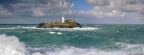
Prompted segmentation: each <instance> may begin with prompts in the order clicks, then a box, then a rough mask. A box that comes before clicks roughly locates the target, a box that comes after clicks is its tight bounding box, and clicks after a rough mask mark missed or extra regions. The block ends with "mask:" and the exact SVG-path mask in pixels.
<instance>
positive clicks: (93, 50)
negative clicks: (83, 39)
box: [32, 47, 144, 55]
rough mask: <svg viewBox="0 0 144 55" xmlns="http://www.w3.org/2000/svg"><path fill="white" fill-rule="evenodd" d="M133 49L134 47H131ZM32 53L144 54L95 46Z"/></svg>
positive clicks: (48, 54)
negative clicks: (107, 49) (102, 48)
mask: <svg viewBox="0 0 144 55" xmlns="http://www.w3.org/2000/svg"><path fill="white" fill-rule="evenodd" d="M132 50H135V49H132ZM32 54H33V55H144V52H127V51H123V50H111V51H104V50H99V49H96V48H89V49H83V48H75V47H64V48H55V49H54V50H51V51H50V50H45V52H39V51H38V52H34V53H32Z"/></svg>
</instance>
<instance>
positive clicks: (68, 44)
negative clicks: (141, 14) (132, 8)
mask: <svg viewBox="0 0 144 55" xmlns="http://www.w3.org/2000/svg"><path fill="white" fill-rule="evenodd" d="M143 39H144V25H143V24H135V25H134V24H87V25H83V28H36V25H18V24H17V25H8V24H7V25H0V55H144V54H143V53H144V40H143Z"/></svg>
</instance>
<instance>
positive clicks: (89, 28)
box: [0, 26, 98, 31]
mask: <svg viewBox="0 0 144 55" xmlns="http://www.w3.org/2000/svg"><path fill="white" fill-rule="evenodd" d="M0 29H38V30H44V29H47V30H49V29H51V30H61V31H75V30H81V31H88V30H90V31H92V30H98V28H97V27H83V28H37V27H35V26H32V27H24V26H17V27H9V28H0Z"/></svg>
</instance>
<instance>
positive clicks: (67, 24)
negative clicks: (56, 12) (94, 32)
mask: <svg viewBox="0 0 144 55" xmlns="http://www.w3.org/2000/svg"><path fill="white" fill-rule="evenodd" d="M55 27H57V28H75V27H79V28H82V25H81V24H79V23H77V22H75V21H73V20H70V19H69V20H66V21H65V20H64V17H62V21H58V22H50V23H40V24H38V26H37V28H55Z"/></svg>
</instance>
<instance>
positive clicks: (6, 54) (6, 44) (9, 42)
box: [0, 34, 28, 55]
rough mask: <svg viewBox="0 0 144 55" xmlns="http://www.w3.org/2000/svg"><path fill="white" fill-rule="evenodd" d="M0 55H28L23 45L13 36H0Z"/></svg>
mask: <svg viewBox="0 0 144 55" xmlns="http://www.w3.org/2000/svg"><path fill="white" fill-rule="evenodd" d="M0 55H28V52H27V50H26V48H25V44H24V43H21V42H20V41H19V39H18V38H17V37H15V36H6V35H5V34H2V35H0Z"/></svg>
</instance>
